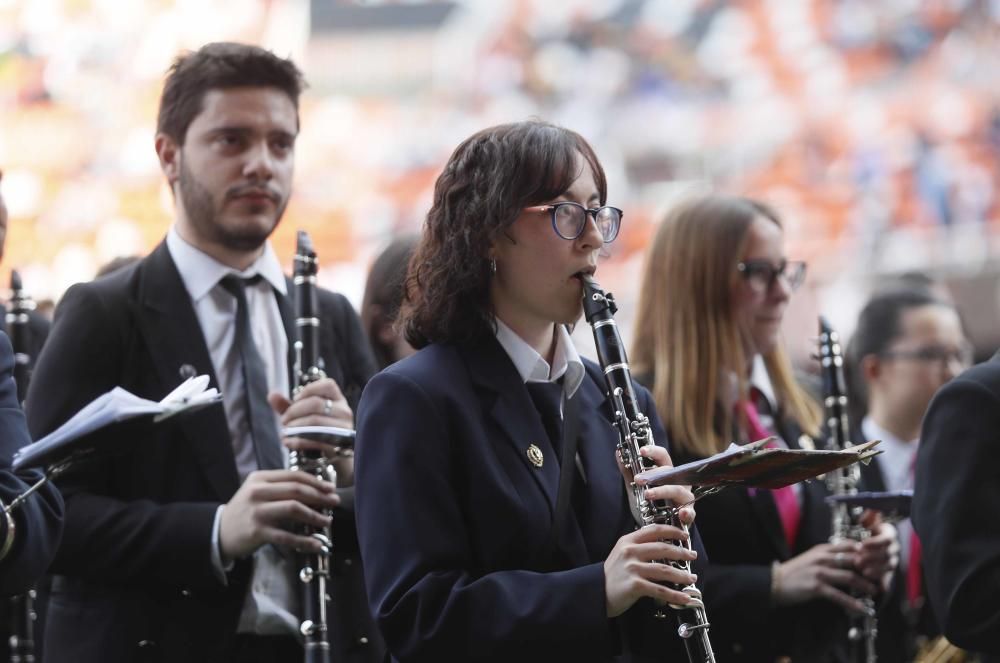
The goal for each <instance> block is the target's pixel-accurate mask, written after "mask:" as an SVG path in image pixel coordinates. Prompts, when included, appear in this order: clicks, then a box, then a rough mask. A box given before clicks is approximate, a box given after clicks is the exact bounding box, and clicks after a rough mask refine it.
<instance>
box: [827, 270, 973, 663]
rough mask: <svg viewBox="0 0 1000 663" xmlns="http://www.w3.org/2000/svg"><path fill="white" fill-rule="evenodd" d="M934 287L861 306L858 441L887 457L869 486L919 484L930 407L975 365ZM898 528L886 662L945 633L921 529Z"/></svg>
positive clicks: (852, 353) (853, 383)
mask: <svg viewBox="0 0 1000 663" xmlns="http://www.w3.org/2000/svg"><path fill="white" fill-rule="evenodd" d="M908 280H910V281H913V280H915V279H908ZM933 286H934V284H933V282H930V283H926V284H923V285H918V286H916V287H914V286H902V285H900V286H896V287H894V288H892V289H890V290H885V291H882V292H879V293H876V294H875V295H874V296H873V297H872V298H871V299H870V300H868V303H867V304H865V306H864V308H863V309H862V310H861V313H860V315H859V316H858V323H857V326H856V327H855V328H854V333H853V335H852V336H851V342H850V343H849V344H848V347H847V364H848V368H849V369H850V370H849V372H848V373H847V376H848V378H849V391H850V396H851V403H852V405H856V407H855V408H854V409H855V414H854V416H853V417H852V423H853V424H854V425H855V426H856V429H855V430H854V432H853V434H852V436H851V439H852V440H853V441H854V442H855V443H859V442H864V441H866V440H881V441H882V444H881V445H880V448H881V449H882V454H881V455H879V456H877V457H876V458H875V460H874V461H873V462H872V463H870V464H868V465H863V466H862V468H861V477H862V481H863V482H864V488H865V489H867V490H874V491H886V490H888V491H898V490H912V489H913V486H914V465H915V462H916V456H917V447H918V443H919V438H920V423H921V421H922V420H923V418H924V414H925V413H926V412H927V406H928V405H930V402H931V398H933V396H934V394H935V393H937V391H938V390H939V389H940V388H941V387H942V386H944V384H945V383H946V382H948V381H950V380H951V379H952V378H953V377H955V376H956V375H958V374H959V373H961V372H962V371H963V370H965V369H966V368H968V367H969V366H970V365H971V364H972V348H971V346H970V345H969V343H968V341H967V340H966V338H965V333H964V332H963V331H962V322H961V320H960V318H959V315H958V312H957V311H956V310H955V307H954V306H953V305H952V304H951V303H950V302H947V301H942V300H941V299H939V298H938V296H937V294H936V293H934V291H933V289H932V288H933ZM896 527H897V528H898V530H899V540H900V543H901V546H900V568H899V571H900V572H899V573H898V574H897V575H896V578H895V581H894V582H893V586H892V590H891V593H890V596H889V597H888V600H887V601H886V604H885V607H884V608H883V609H882V610H881V611H880V613H879V633H878V645H879V646H878V659H879V661H880V663H893V662H895V661H898V662H900V663H903V662H904V661H912V660H913V659H914V656H916V654H917V648H918V646H919V645H922V644H924V643H926V641H927V640H928V639H929V638H931V637H934V636H936V635H938V634H939V632H940V631H939V629H938V627H937V625H936V624H935V620H934V616H933V614H932V613H931V611H930V610H929V609H928V607H927V606H926V605H925V601H924V595H925V592H924V587H923V577H922V573H921V570H920V558H921V547H920V544H919V541H918V540H917V538H916V535H915V534H914V532H913V526H912V525H911V523H910V521H909V519H905V520H902V521H900V522H899V523H897V525H896Z"/></svg>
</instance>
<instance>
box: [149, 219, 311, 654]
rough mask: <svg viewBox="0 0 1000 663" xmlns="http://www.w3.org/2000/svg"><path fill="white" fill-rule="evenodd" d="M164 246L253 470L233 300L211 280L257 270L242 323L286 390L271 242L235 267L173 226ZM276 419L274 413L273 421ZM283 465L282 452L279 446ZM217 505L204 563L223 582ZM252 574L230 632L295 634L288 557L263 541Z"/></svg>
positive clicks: (238, 450) (243, 461) (243, 464)
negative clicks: (250, 261)
mask: <svg viewBox="0 0 1000 663" xmlns="http://www.w3.org/2000/svg"><path fill="white" fill-rule="evenodd" d="M167 249H168V251H169V252H170V257H171V258H172V259H173V261H174V264H175V265H177V271H178V272H179V273H180V277H181V281H183V282H184V287H185V289H186V290H187V292H188V295H189V296H190V297H191V304H192V305H193V306H194V310H195V315H196V316H197V318H198V322H199V324H200V326H201V331H202V333H203V334H204V336H205V345H206V346H207V347H208V353H209V356H210V357H211V359H212V368H213V369H215V374H216V376H217V377H218V379H219V390H220V391H221V392H222V401H223V406H224V407H225V411H226V423H227V425H228V427H229V435H230V439H231V440H232V444H233V454H234V456H235V458H236V469H237V471H238V472H239V475H240V479H241V480H244V479H246V477H247V475H248V474H250V473H251V472H253V471H255V470H257V469H258V468H257V456H256V453H255V451H254V444H253V438H252V437H251V435H250V424H249V419H248V413H247V411H246V401H245V397H244V393H245V388H244V384H243V372H242V365H241V362H240V353H239V349H238V348H237V347H236V298H235V297H234V296H233V295H232V294H231V293H230V292H229V291H227V290H226V289H225V288H223V287H222V286H221V285H219V281H220V280H221V279H222V278H223V277H225V276H227V275H229V274H235V275H237V276H240V277H243V278H249V277H251V276H254V275H257V274H260V275H261V276H262V277H263V278H262V279H261V280H260V281H259V282H258V283H257V284H255V285H252V286H247V288H246V298H247V308H248V311H247V313H248V316H249V319H250V327H251V331H252V334H253V338H254V343H255V345H256V346H257V351H258V352H259V353H260V356H261V359H262V360H263V362H264V366H265V369H266V374H267V386H268V391H269V392H278V393H281V394H284V395H285V396H288V392H289V377H288V339H287V337H286V335H285V326H284V323H283V322H282V319H281V311H280V309H279V308H278V300H277V299H276V298H275V295H274V291H277V292H279V293H281V294H282V295H285V294H287V292H288V289H287V285H286V283H285V276H284V273H283V272H282V270H281V265H280V263H279V262H278V259H277V257H276V256H275V254H274V250H273V249H272V248H271V245H270V243H268V244H265V247H264V252H263V253H262V254H261V256H260V257H259V258H258V259H257V260H256V261H254V263H253V264H252V265H251V266H250V267H248V268H247V269H246V270H244V271H242V272H237V271H236V270H234V269H233V268H231V267H228V266H226V265H223V264H222V263H220V262H218V261H217V260H215V258H212V257H211V256H209V255H208V254H206V253H203V252H202V251H200V250H199V249H197V248H195V247H194V246H192V245H191V244H189V243H187V242H186V241H185V240H184V239H183V238H182V237H181V236H180V235H179V234H178V233H177V230H176V228H171V229H170V231H169V232H168V233H167ZM279 422H280V418H279V417H278V415H277V413H275V426H278V425H279ZM282 452H283V454H284V455H285V459H286V465H287V452H285V450H284V448H282ZM223 508H224V505H223V506H220V507H219V509H218V511H216V514H215V523H214V526H213V531H212V550H211V551H210V554H211V559H212V564H213V566H214V567H215V568H216V571H217V572H218V574H219V577H220V578H222V579H223V580H225V570H226V569H225V568H224V566H223V564H222V556H221V553H220V551H219V523H220V517H221V514H222V509H223ZM253 561H254V572H253V577H252V579H251V587H250V591H249V592H247V596H246V599H245V601H244V604H243V611H242V613H241V615H240V623H239V627H238V631H239V632H241V633H244V632H245V633H259V634H264V635H276V634H290V633H291V634H296V633H298V625H299V620H298V618H297V617H296V616H295V615H294V614H293V613H292V612H291V610H290V608H291V607H292V606H294V605H296V604H297V601H296V596H295V584H294V581H293V576H294V572H295V570H294V568H293V561H292V559H291V556H290V555H282V554H280V553H279V552H278V550H277V549H276V548H275V547H274V546H270V545H267V546H263V547H262V548H259V549H258V550H257V552H256V553H254V560H253Z"/></svg>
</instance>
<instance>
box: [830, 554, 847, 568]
mask: <svg viewBox="0 0 1000 663" xmlns="http://www.w3.org/2000/svg"><path fill="white" fill-rule="evenodd" d="M846 562H847V555H845V554H844V553H842V552H839V553H837V554H836V555H834V557H833V563H834V564H835V565H836V566H840V567H844V566H847V563H846Z"/></svg>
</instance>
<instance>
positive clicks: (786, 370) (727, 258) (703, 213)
mask: <svg viewBox="0 0 1000 663" xmlns="http://www.w3.org/2000/svg"><path fill="white" fill-rule="evenodd" d="M758 216H763V217H764V218H767V219H769V220H770V221H773V222H774V223H775V224H777V225H778V226H779V227H781V222H780V220H779V219H778V216H777V215H776V214H775V213H774V211H773V210H771V208H770V207H768V206H766V205H764V204H763V203H760V202H757V201H755V200H751V199H748V198H734V197H728V196H718V195H713V196H707V197H702V198H696V199H693V200H690V201H688V202H686V203H684V204H682V205H680V206H678V207H676V208H675V209H673V210H672V211H671V212H670V213H669V214H668V215H667V217H666V218H665V219H664V221H663V222H662V223H661V224H660V227H659V229H658V230H657V232H656V235H655V237H654V240H653V245H652V248H651V249H650V251H649V254H648V256H647V260H646V265H645V268H644V272H643V279H642V286H641V289H640V292H639V302H638V307H637V310H638V317H637V320H636V332H635V340H634V343H633V348H632V352H631V360H632V365H633V367H634V370H635V373H636V374H637V375H643V374H646V375H652V376H654V381H653V384H652V392H653V400H654V402H655V403H656V409H657V411H658V412H659V414H660V417H661V418H662V419H663V420H664V423H665V424H666V426H667V428H668V429H669V430H670V432H671V444H672V445H673V447H674V448H676V449H678V450H680V451H683V452H686V453H687V454H690V455H695V456H699V457H704V456H709V455H712V454H714V453H717V452H719V451H722V450H723V449H725V447H726V446H727V445H728V444H729V442H730V441H731V440H729V438H728V437H726V436H728V435H729V434H730V433H731V432H732V431H733V430H734V424H737V423H738V424H739V425H740V427H741V428H743V429H744V430H745V426H746V422H745V421H742V420H741V421H739V422H737V421H735V420H734V415H733V408H732V407H731V405H732V404H733V402H735V400H736V399H737V398H742V397H743V395H744V394H746V393H747V390H748V388H749V387H748V385H747V380H748V376H747V374H746V367H747V366H748V365H749V359H750V358H749V357H747V356H746V353H745V351H744V349H743V348H744V342H743V338H744V334H746V333H747V332H746V330H743V329H741V327H740V325H739V323H738V321H737V318H736V315H735V313H734V306H733V303H734V302H733V292H734V291H735V289H736V287H737V285H738V283H739V279H740V275H739V272H738V271H737V269H736V265H737V263H738V262H739V261H740V258H741V256H742V255H743V252H744V250H745V248H746V243H747V238H748V235H749V229H750V225H751V224H752V223H753V220H754V219H755V218H757V217H758ZM763 358H764V362H765V365H766V366H767V369H768V374H769V375H770V378H771V382H772V384H773V385H774V389H775V395H776V396H777V398H778V400H779V402H780V403H781V404H782V407H783V413H784V414H785V415H787V416H790V417H791V418H793V419H794V420H795V421H796V422H797V423H798V424H799V425H800V426H801V427H802V429H803V431H804V432H806V433H809V434H811V435H817V434H818V432H819V426H820V422H821V419H822V411H821V409H820V407H819V404H818V403H816V401H815V400H814V399H813V398H812V397H810V396H809V394H808V393H807V392H806V391H805V390H804V389H803V388H802V387H801V386H800V385H799V384H798V382H797V381H796V380H795V377H794V375H793V372H792V367H791V362H790V361H789V359H788V356H787V355H786V354H785V352H784V351H783V350H782V349H781V348H776V349H775V350H774V351H772V352H770V353H768V354H766V355H764V356H763ZM730 376H735V380H736V383H735V385H733V384H732V383H731V381H732V379H733V378H732V377H730ZM734 387H735V390H736V391H735V393H732V390H733V388H734ZM730 398H732V402H731V401H730ZM741 419H742V418H741Z"/></svg>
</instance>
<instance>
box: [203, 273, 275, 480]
mask: <svg viewBox="0 0 1000 663" xmlns="http://www.w3.org/2000/svg"><path fill="white" fill-rule="evenodd" d="M260 279H261V276H260V275H259V274H258V275H256V276H252V277H250V278H246V279H244V278H240V277H239V276H236V275H234V274H230V275H229V276H226V277H224V278H223V279H222V280H221V281H219V284H220V285H221V286H222V287H223V288H225V289H226V290H228V291H229V293H230V294H231V295H232V296H233V297H235V298H236V347H237V348H238V349H239V351H240V364H241V366H242V370H243V384H244V387H245V389H244V394H243V396H244V398H245V399H246V410H247V423H248V424H249V426H250V437H251V438H252V439H253V446H254V450H255V451H256V453H257V466H258V467H259V468H260V469H262V470H275V469H280V468H282V467H284V465H285V463H284V460H283V458H282V455H281V442H280V440H279V439H278V427H277V425H276V424H275V420H274V411H273V410H272V409H271V405H270V404H269V403H268V402H267V371H266V370H265V368H264V360H263V359H261V356H260V353H259V352H258V351H257V344H256V343H254V341H253V334H252V333H251V332H250V315H249V311H248V308H247V295H246V287H247V286H248V285H250V286H252V285H254V284H256V283H258V282H259V281H260Z"/></svg>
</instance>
